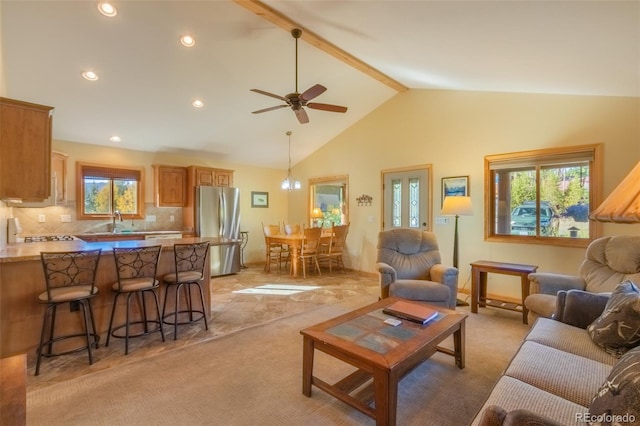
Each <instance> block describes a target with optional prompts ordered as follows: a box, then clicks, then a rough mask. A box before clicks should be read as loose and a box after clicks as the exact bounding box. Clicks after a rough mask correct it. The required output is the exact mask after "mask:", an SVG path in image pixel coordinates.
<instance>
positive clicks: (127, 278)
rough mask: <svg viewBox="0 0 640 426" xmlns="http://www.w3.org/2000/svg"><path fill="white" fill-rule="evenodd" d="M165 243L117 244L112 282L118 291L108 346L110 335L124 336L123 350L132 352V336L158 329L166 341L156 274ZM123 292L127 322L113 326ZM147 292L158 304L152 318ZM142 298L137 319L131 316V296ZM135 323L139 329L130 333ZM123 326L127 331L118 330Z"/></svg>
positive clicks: (114, 301)
mask: <svg viewBox="0 0 640 426" xmlns="http://www.w3.org/2000/svg"><path fill="white" fill-rule="evenodd" d="M161 249H162V246H159V245H158V246H149V247H126V248H125V247H114V249H113V257H114V258H115V262H116V271H117V273H118V281H117V282H116V283H114V284H113V285H112V286H111V289H112V290H113V291H114V292H115V296H114V298H113V306H112V308H111V319H110V320H109V331H108V332H107V341H106V342H105V346H109V338H110V337H111V336H113V337H118V338H124V354H125V355H127V354H129V338H130V337H140V336H145V335H147V334H149V333H153V332H156V331H159V332H160V336H162V341H163V342H164V330H163V329H162V315H161V314H160V304H159V303H158V294H157V293H156V291H157V289H158V287H159V286H160V282H159V281H158V279H157V277H156V271H157V269H158V259H159V258H160V250H161ZM121 294H126V295H127V313H126V319H125V323H124V324H122V325H119V326H117V327H115V328H114V327H113V319H114V317H115V313H116V306H117V305H118V297H119V296H120V295H121ZM145 294H149V295H151V296H153V302H154V303H155V306H156V319H149V317H148V315H147V304H146V301H145ZM134 295H135V296H136V298H139V299H140V301H139V307H140V309H139V310H140V316H141V318H140V319H138V320H135V321H132V320H131V318H130V317H131V297H132V296H134ZM149 324H152V325H155V327H154V329H150V328H149ZM132 325H141V326H142V329H141V330H140V331H137V332H135V333H134V334H131V326H132ZM121 328H124V329H125V332H124V334H117V333H116V331H118V330H119V329H121Z"/></svg>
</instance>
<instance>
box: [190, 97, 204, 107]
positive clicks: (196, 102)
mask: <svg viewBox="0 0 640 426" xmlns="http://www.w3.org/2000/svg"><path fill="white" fill-rule="evenodd" d="M191 105H193V106H194V107H196V108H202V107H203V106H204V102H202V101H201V100H200V99H196V100H195V101H193V102H191Z"/></svg>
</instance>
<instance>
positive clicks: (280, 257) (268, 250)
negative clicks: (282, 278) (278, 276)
mask: <svg viewBox="0 0 640 426" xmlns="http://www.w3.org/2000/svg"><path fill="white" fill-rule="evenodd" d="M262 231H263V232H264V237H265V264H264V270H265V271H266V272H269V271H271V265H272V264H275V265H277V266H278V272H280V271H281V270H282V264H283V263H285V265H286V262H287V261H288V258H289V252H288V247H285V246H284V245H283V244H280V243H270V242H267V240H268V239H267V237H270V236H274V235H280V225H265V224H264V223H263V224H262Z"/></svg>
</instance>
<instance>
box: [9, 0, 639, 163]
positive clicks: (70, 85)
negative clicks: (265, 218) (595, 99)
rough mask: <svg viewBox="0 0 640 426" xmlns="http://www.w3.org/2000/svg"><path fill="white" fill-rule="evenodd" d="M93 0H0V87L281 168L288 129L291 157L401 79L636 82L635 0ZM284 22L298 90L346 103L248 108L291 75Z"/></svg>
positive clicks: (123, 129) (451, 84) (577, 84)
mask: <svg viewBox="0 0 640 426" xmlns="http://www.w3.org/2000/svg"><path fill="white" fill-rule="evenodd" d="M97 4H98V2H97V1H7V0H2V1H0V19H1V29H0V31H1V33H0V35H1V37H2V39H1V43H2V50H1V53H2V68H1V70H2V76H1V82H2V84H3V86H2V87H3V92H4V93H3V94H4V96H6V97H10V98H15V99H21V100H26V101H30V102H35V103H42V104H46V105H51V106H54V107H55V112H54V130H53V132H54V138H55V139H59V140H66V141H73V142H82V143H89V144H98V145H116V146H119V147H125V148H130V149H136V150H143V151H170V152H181V153H190V154H194V155H208V156H214V157H215V158H217V159H219V160H220V161H224V162H229V163H239V164H249V165H255V166H264V167H274V168H286V163H287V146H288V145H287V144H288V139H287V136H286V132H287V131H289V130H291V131H292V132H293V133H292V136H291V145H292V148H291V149H292V152H291V155H292V159H293V162H294V163H295V162H297V161H299V160H300V159H302V158H304V157H306V156H307V155H309V154H311V153H312V152H313V151H315V150H316V149H318V148H319V147H320V146H322V145H323V144H325V143H327V142H328V141H330V140H331V139H332V138H333V137H335V136H336V135H338V134H340V133H341V132H343V131H344V130H345V129H346V128H348V127H349V126H351V125H353V124H354V123H356V122H357V121H358V120H360V119H362V118H363V117H365V116H366V115H367V114H368V113H370V112H371V111H372V110H374V109H375V108H377V107H378V106H380V105H381V104H382V103H384V102H385V101H387V100H388V99H390V98H391V97H393V96H395V95H396V94H397V93H399V92H401V91H404V90H411V89H453V90H478V91H499V92H526V93H553V94H575V95H600V96H633V97H638V96H640V2H638V1H619V2H618V1H571V2H568V1H508V0H507V1H482V0H475V1H391V0H380V1H325V0H307V1H265V2H258V1H243V0H237V1H226V0H222V1H131V0H119V1H118V0H114V1H113V2H112V4H113V5H114V6H115V7H116V8H117V12H118V13H117V15H116V16H115V17H113V18H108V17H105V16H103V15H101V14H100V13H99V12H98V9H97ZM293 27H298V28H301V29H302V30H303V35H302V38H301V39H300V41H299V45H298V46H299V47H298V89H299V92H303V91H304V90H306V89H307V88H309V87H311V86H313V85H314V84H322V85H323V86H325V87H326V88H327V89H328V90H327V91H326V92H324V93H322V94H321V95H319V96H318V97H317V98H315V99H314V100H313V102H320V103H328V104H337V105H344V106H347V107H348V111H347V112H346V113H344V114H342V113H335V112H326V111H320V110H314V109H307V113H308V116H309V119H310V122H309V123H308V124H300V123H299V122H298V120H297V119H296V116H295V114H294V113H293V111H292V110H291V109H290V108H281V109H277V110H274V111H269V112H265V113H262V114H252V111H255V110H260V109H264V108H269V107H272V106H277V105H281V104H283V102H282V101H281V100H279V99H275V98H273V97H268V96H264V95H261V94H258V93H255V92H252V91H250V89H260V90H263V91H266V92H270V93H274V94H277V95H282V96H284V95H286V94H288V93H291V92H294V91H295V83H296V73H295V64H296V63H295V40H294V38H293V37H292V36H291V34H290V30H291V28H293ZM183 34H190V35H192V36H193V37H194V38H195V41H196V43H195V46H193V47H191V48H187V47H184V46H182V45H181V44H180V41H179V38H180V36H181V35H183ZM87 70H92V71H94V72H96V73H97V74H98V76H99V79H98V80H97V81H95V82H89V81H87V80H85V79H83V78H82V76H81V74H82V72H84V71H87ZM195 99H201V100H202V101H203V102H204V107H202V108H194V107H193V106H192V105H191V103H192V102H193V100H195ZM112 135H118V136H120V137H121V138H122V141H121V142H118V143H114V142H110V141H109V137H110V136H112Z"/></svg>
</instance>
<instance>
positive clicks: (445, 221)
mask: <svg viewBox="0 0 640 426" xmlns="http://www.w3.org/2000/svg"><path fill="white" fill-rule="evenodd" d="M448 224H449V218H448V217H443V216H438V217H436V225H448Z"/></svg>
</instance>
